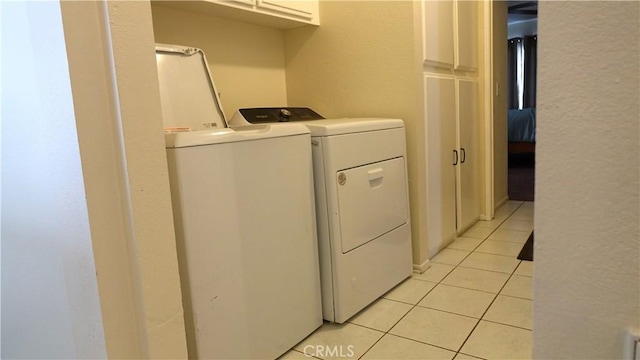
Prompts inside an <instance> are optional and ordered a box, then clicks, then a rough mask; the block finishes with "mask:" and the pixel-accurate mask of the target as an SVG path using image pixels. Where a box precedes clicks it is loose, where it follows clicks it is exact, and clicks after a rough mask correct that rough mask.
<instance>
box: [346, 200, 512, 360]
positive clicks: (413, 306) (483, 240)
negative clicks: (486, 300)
mask: <svg viewBox="0 0 640 360" xmlns="http://www.w3.org/2000/svg"><path fill="white" fill-rule="evenodd" d="M523 205H524V202H522V203H521V204H520V205H518V207H516V208H515V209H514V210H513V211H512V212H510V214H509V215H508V216H507V217H506V218H505V219H504V220H503V221H502V222H500V224H499V225H498V226H497V227H496V228H494V229H492V230H491V232H490V233H489V234H488V235H487V236H486V237H484V238H483V239H481V240H482V241H481V242H480V243H479V244H478V245H477V246H476V247H474V248H473V249H472V250H471V251H469V253H468V254H467V255H466V256H465V257H464V258H463V259H462V260H461V261H460V263H458V264H457V265H451V264H440V265H449V266H453V268H452V269H451V270H450V271H449V272H447V273H446V274H445V275H444V276H443V277H442V279H440V280H439V281H438V282H436V283H435V286H434V287H432V288H431V289H430V290H429V291H427V293H425V294H424V296H422V297H421V298H420V299H419V300H418V301H417V302H416V303H415V304H411V303H405V302H402V301H397V300H393V299H387V298H384V296H381V297H380V298H379V299H385V300H390V301H395V302H398V303H402V304H407V305H411V309H409V310H408V311H407V312H406V313H405V314H404V315H403V316H402V317H400V319H398V320H397V321H396V322H395V323H394V324H393V325H392V326H391V327H390V328H389V330H387V331H384V332H383V331H380V330H378V329H373V328H370V327H367V326H363V325H358V324H355V323H352V322H349V321H347V322H348V323H349V324H352V325H356V326H360V327H363V328H366V329H370V330H375V331H378V332H383V335H382V336H381V337H380V338H379V339H378V340H376V341H375V342H374V343H373V344H372V345H371V346H369V348H368V349H367V350H366V351H365V352H364V353H362V355H360V357H359V358H358V359H362V358H363V357H364V356H366V354H367V353H368V352H369V351H371V349H373V348H374V347H375V346H376V344H378V343H379V342H380V341H381V340H382V339H383V338H384V337H385V336H386V335H391V336H397V337H400V338H403V339H407V340H410V341H415V342H419V343H422V344H425V345H429V346H434V347H437V348H441V349H444V350H447V351H451V352H454V353H455V354H454V356H453V359H455V358H456V356H458V354H460V350H462V348H463V347H464V344H465V343H466V342H467V340H468V339H469V337H471V334H473V332H474V331H475V329H476V328H477V327H478V325H479V324H480V321H482V318H483V317H484V316H485V315H486V313H487V311H489V308H490V307H491V305H493V303H494V302H495V300H496V299H497V297H498V295H499V294H500V292H501V291H502V290H503V289H504V287H505V286H506V284H507V282H509V280H510V279H511V277H512V276H513V275H514V273H515V271H516V270H517V269H518V267H519V266H520V263H522V261H520V263H518V265H517V266H516V267H515V268H514V269H513V271H512V272H511V274H510V276H509V277H508V278H507V281H506V282H505V283H504V284H503V285H502V287H501V288H500V290H499V291H498V293H496V294H495V296H494V298H493V300H492V301H491V303H490V304H489V305H488V306H487V309H486V310H485V311H484V312H483V314H482V316H481V317H480V318H479V319H477V320H478V322H477V323H476V325H475V326H474V327H473V329H472V330H471V332H470V333H469V335H467V338H466V339H465V340H464V341H463V343H462V345H461V346H460V348H459V349H458V350H457V351H455V350H451V349H448V348H444V347H442V346H438V345H433V344H429V343H426V342H423V341H419V340H416V339H411V338H406V337H404V336H400V335H396V334H391V333H390V331H391V330H393V328H395V327H396V326H397V325H398V323H400V322H401V321H402V320H403V319H404V318H405V317H406V316H407V315H408V314H409V313H410V312H412V311H413V310H414V309H415V308H416V307H418V306H419V305H418V304H419V303H420V302H421V301H422V300H424V298H425V297H427V296H428V295H429V294H430V293H431V292H432V291H433V290H434V289H435V288H436V287H437V286H438V285H440V284H442V281H443V280H444V279H445V278H446V277H447V276H449V275H450V274H451V273H452V272H453V271H455V270H456V269H457V268H458V267H463V268H467V267H464V266H460V264H461V263H462V262H463V261H464V260H466V259H467V258H468V257H469V256H470V255H471V254H472V253H473V252H474V251H475V250H476V249H477V248H478V247H480V245H482V244H483V243H484V242H485V241H486V240H487V239H488V238H489V236H491V235H492V234H493V233H494V232H495V231H496V230H498V229H499V228H500V226H502V225H503V224H504V222H505V221H507V220H508V219H509V218H510V217H511V216H512V215H513V214H514V213H515V212H516V211H517V210H518V209H520V207H521V206H523ZM463 235H464V233H463ZM463 235H461V236H463ZM454 241H455V240H454ZM449 245H450V244H449ZM496 255H497V254H496ZM436 264H439V263H436ZM468 269H469V268H468ZM470 269H473V268H470ZM427 270H428V269H427ZM474 270H484V269H474ZM484 271H491V270H484ZM493 272H495V273H501V274H507V273H504V272H497V271H493ZM408 279H413V277H412V276H410V277H408V278H407V280H408ZM414 280H420V281H424V282H429V283H432V284H433V283H434V282H432V281H428V280H421V279H414ZM442 285H447V284H442ZM447 286H452V285H447ZM454 287H455V286H454ZM467 290H476V289H467ZM476 291H481V290H476ZM483 292H484V291H483ZM486 293H488V292H486ZM419 307H420V308H424V309H430V310H434V311H442V312H445V313H449V314H454V315H459V316H465V317H468V318H472V319H476V318H474V317H471V316H467V315H462V314H457V313H452V312H448V311H443V310H438V309H431V308H427V307H423V306H419ZM465 355H466V354H465ZM471 356H475V355H471Z"/></svg>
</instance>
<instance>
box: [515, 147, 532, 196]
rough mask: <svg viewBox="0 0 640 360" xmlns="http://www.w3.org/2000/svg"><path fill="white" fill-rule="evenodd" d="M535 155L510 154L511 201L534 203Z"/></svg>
mask: <svg viewBox="0 0 640 360" xmlns="http://www.w3.org/2000/svg"><path fill="white" fill-rule="evenodd" d="M535 163H536V160H535V154H533V153H530V154H529V153H524V154H509V184H508V186H509V190H508V191H509V200H521V201H533V198H534V188H535V186H534V185H535V174H536V170H535Z"/></svg>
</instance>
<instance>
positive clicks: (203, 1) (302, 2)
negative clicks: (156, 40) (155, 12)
mask: <svg viewBox="0 0 640 360" xmlns="http://www.w3.org/2000/svg"><path fill="white" fill-rule="evenodd" d="M153 3H154V4H155V5H158V6H166V7H171V8H177V9H182V10H187V11H191V12H198V13H203V14H210V15H214V16H218V17H222V18H226V19H231V20H236V21H242V22H248V23H253V24H257V25H262V26H267V27H272V28H278V29H289V28H294V27H298V26H302V25H319V24H320V12H319V4H318V0H173V1H164V0H156V1H154V2H153Z"/></svg>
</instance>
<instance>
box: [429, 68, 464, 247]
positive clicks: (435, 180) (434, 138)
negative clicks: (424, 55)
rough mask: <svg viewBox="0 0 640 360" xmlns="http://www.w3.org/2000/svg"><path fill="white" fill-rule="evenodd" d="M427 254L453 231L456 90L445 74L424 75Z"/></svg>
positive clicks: (452, 236)
mask: <svg viewBox="0 0 640 360" xmlns="http://www.w3.org/2000/svg"><path fill="white" fill-rule="evenodd" d="M424 86H425V94H426V99H425V114H426V122H427V129H426V132H427V134H426V135H427V137H426V146H427V153H428V159H427V164H428V165H427V166H428V168H427V176H428V179H429V180H428V188H427V197H428V198H427V202H428V207H429V211H428V215H427V216H428V219H429V226H428V227H429V230H428V231H429V239H430V241H429V256H433V255H435V253H436V252H437V251H438V250H439V249H440V245H441V244H442V243H444V242H447V241H449V240H451V239H453V238H454V237H455V235H456V174H455V167H454V165H453V164H454V161H455V158H454V150H456V103H455V100H456V93H455V81H454V79H453V78H452V77H451V78H448V77H439V76H431V75H427V76H425V83H424Z"/></svg>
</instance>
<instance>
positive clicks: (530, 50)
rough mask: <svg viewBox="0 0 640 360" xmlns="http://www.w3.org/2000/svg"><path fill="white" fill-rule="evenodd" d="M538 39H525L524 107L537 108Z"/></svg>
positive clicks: (527, 37) (532, 37)
mask: <svg viewBox="0 0 640 360" xmlns="http://www.w3.org/2000/svg"><path fill="white" fill-rule="evenodd" d="M537 43H538V37H537V36H535V35H534V36H525V37H524V58H523V63H524V64H523V65H524V96H523V104H522V106H523V107H525V108H534V107H536V67H537V61H536V59H537V58H538V45H537Z"/></svg>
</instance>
